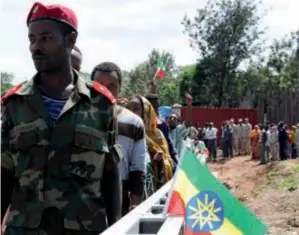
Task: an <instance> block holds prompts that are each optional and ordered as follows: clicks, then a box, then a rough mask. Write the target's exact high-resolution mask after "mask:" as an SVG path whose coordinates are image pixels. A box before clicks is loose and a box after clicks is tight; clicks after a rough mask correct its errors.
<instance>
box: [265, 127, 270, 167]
mask: <svg viewBox="0 0 299 235" xmlns="http://www.w3.org/2000/svg"><path fill="white" fill-rule="evenodd" d="M265 132H266V133H265V138H266V140H264V141H265V162H266V163H267V162H269V160H270V138H271V137H270V136H271V133H270V130H269V126H268V125H266V126H265Z"/></svg>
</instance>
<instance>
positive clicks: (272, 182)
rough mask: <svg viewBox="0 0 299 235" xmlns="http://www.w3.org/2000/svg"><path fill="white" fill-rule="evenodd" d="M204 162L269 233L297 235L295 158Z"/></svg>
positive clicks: (298, 166)
mask: <svg viewBox="0 0 299 235" xmlns="http://www.w3.org/2000/svg"><path fill="white" fill-rule="evenodd" d="M208 165H209V168H210V169H211V171H212V172H215V174H216V175H217V177H218V178H219V179H220V180H221V181H222V182H223V183H226V184H228V185H230V186H232V189H231V190H232V192H233V193H234V194H235V195H236V197H237V198H238V199H239V200H240V201H242V202H243V203H244V204H245V205H246V206H247V207H248V208H249V209H250V210H251V211H252V212H253V213H255V214H256V215H257V216H258V217H259V218H260V219H261V220H262V221H263V222H264V223H265V224H266V225H267V226H268V227H269V234H271V235H299V160H287V161H280V162H271V163H268V164H267V165H259V164H258V162H254V161H251V160H250V157H249V156H244V157H236V158H233V159H232V160H229V161H227V162H225V163H224V162H218V163H209V164H208Z"/></svg>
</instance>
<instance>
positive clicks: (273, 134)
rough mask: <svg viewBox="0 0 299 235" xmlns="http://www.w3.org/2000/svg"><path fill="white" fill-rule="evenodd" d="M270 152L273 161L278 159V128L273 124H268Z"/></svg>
mask: <svg viewBox="0 0 299 235" xmlns="http://www.w3.org/2000/svg"><path fill="white" fill-rule="evenodd" d="M270 152H271V156H272V159H273V160H274V161H277V160H279V144H278V130H277V126H276V125H274V124H271V125H270Z"/></svg>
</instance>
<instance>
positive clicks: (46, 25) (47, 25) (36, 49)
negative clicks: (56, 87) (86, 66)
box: [28, 20, 73, 73]
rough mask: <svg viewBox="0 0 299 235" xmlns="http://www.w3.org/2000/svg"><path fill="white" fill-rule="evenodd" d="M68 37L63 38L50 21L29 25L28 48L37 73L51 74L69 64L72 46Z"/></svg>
mask: <svg viewBox="0 0 299 235" xmlns="http://www.w3.org/2000/svg"><path fill="white" fill-rule="evenodd" d="M69 36H70V35H69ZM69 36H67V37H64V36H63V35H62V32H61V30H60V28H59V26H58V24H57V23H56V22H54V21H51V20H38V21H34V22H32V23H31V24H30V25H29V34H28V38H29V42H30V47H29V48H30V52H31V54H32V58H33V62H34V65H35V68H36V70H37V71H38V72H48V73H49V72H52V73H53V72H56V71H59V70H61V69H62V68H64V67H65V66H66V65H67V63H69V59H70V53H71V48H72V46H73V45H71V44H70V43H69V42H70V40H69Z"/></svg>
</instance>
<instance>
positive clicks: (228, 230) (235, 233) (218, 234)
mask: <svg viewBox="0 0 299 235" xmlns="http://www.w3.org/2000/svg"><path fill="white" fill-rule="evenodd" d="M210 233H212V234H213V235H223V234H229V235H243V233H242V232H241V231H240V230H239V229H237V228H236V227H235V226H234V225H233V224H232V223H231V222H230V221H229V220H227V219H224V222H223V224H222V226H221V227H220V228H219V229H217V230H215V231H213V232H210Z"/></svg>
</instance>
